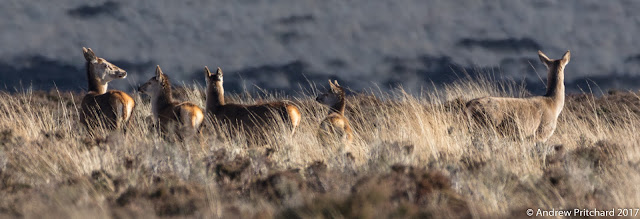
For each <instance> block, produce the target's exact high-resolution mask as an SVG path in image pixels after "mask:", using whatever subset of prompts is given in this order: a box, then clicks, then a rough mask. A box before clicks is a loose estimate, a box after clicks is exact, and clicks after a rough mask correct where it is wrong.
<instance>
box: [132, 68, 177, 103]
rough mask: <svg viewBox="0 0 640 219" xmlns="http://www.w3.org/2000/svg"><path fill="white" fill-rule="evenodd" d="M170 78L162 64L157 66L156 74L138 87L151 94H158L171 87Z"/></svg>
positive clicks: (141, 90) (139, 89)
mask: <svg viewBox="0 0 640 219" xmlns="http://www.w3.org/2000/svg"><path fill="white" fill-rule="evenodd" d="M170 87H171V85H170V84H169V78H168V77H167V75H165V74H164V73H162V69H161V68H160V66H159V65H158V66H156V76H154V77H152V78H151V79H149V80H148V81H147V82H146V83H144V84H143V85H142V86H140V87H139V88H138V91H140V92H142V93H144V94H147V95H149V96H157V95H158V94H160V93H161V92H163V91H164V90H166V89H171V88H170Z"/></svg>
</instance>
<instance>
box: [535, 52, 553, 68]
mask: <svg viewBox="0 0 640 219" xmlns="http://www.w3.org/2000/svg"><path fill="white" fill-rule="evenodd" d="M538 57H540V61H541V62H542V64H544V65H545V66H547V68H549V66H550V65H551V63H552V62H553V61H551V59H549V57H547V55H545V54H544V53H542V51H540V50H538Z"/></svg>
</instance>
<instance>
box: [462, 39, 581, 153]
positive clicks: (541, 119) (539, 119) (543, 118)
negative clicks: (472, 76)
mask: <svg viewBox="0 0 640 219" xmlns="http://www.w3.org/2000/svg"><path fill="white" fill-rule="evenodd" d="M538 56H539V58H540V61H541V62H542V64H544V65H545V66H546V68H547V76H548V77H547V89H546V94H545V95H544V96H533V97H528V98H508V97H482V98H477V99H473V100H470V101H468V102H467V103H466V104H465V113H466V115H467V116H468V117H469V120H470V121H474V122H475V123H476V124H478V125H480V127H491V128H493V129H494V130H496V131H497V132H498V133H499V134H501V135H503V136H516V137H524V138H525V139H529V140H533V141H535V142H542V143H544V142H546V141H547V140H548V139H549V138H550V137H551V136H552V135H553V133H554V131H555V129H556V125H557V123H558V116H559V115H560V112H562V109H563V108H564V98H565V87H564V70H565V67H566V66H567V64H568V63H569V60H570V59H571V52H570V51H567V52H566V53H565V54H564V55H563V56H562V58H561V59H549V57H547V56H546V55H545V54H544V53H542V51H538Z"/></svg>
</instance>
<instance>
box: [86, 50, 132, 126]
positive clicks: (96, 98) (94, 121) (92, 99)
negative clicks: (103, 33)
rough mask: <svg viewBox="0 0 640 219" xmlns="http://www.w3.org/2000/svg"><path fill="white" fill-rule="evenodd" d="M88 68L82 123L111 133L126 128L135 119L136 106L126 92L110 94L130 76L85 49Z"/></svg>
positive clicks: (116, 91) (115, 91)
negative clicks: (115, 84)
mask: <svg viewBox="0 0 640 219" xmlns="http://www.w3.org/2000/svg"><path fill="white" fill-rule="evenodd" d="M82 52H83V53H84V58H85V60H86V66H87V79H88V81H89V91H88V93H87V95H85V96H84V98H82V103H81V104H80V107H81V109H82V112H81V113H80V122H81V123H82V124H83V125H85V127H87V128H95V127H98V126H100V125H103V126H104V127H105V128H107V129H118V128H124V126H125V125H126V124H127V123H128V121H129V119H130V118H131V114H132V112H133V108H134V106H135V102H134V101H133V98H131V97H130V96H129V95H127V94H126V93H125V92H122V91H118V90H110V91H108V90H107V85H108V83H109V82H110V81H112V80H114V79H123V78H125V77H127V72H126V71H124V70H122V69H121V68H119V67H118V66H115V65H114V64H111V63H109V62H107V60H105V59H103V58H99V57H97V56H96V54H95V53H94V52H93V50H91V49H90V48H89V49H87V48H85V47H82Z"/></svg>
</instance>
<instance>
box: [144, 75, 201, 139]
mask: <svg viewBox="0 0 640 219" xmlns="http://www.w3.org/2000/svg"><path fill="white" fill-rule="evenodd" d="M138 91H140V92H142V93H144V94H147V95H149V96H150V97H151V111H152V112H153V117H154V120H155V121H156V122H157V123H158V124H159V125H160V130H161V131H162V132H163V133H166V132H167V131H168V130H169V129H171V128H174V130H175V131H184V130H190V131H191V132H192V133H196V132H197V131H198V129H199V128H200V125H201V124H202V120H203V119H204V114H203V113H202V110H201V109H200V107H198V106H197V105H195V104H193V103H191V102H182V103H179V102H176V101H174V100H173V94H172V92H171V82H169V77H167V75H165V74H164V73H162V69H160V66H156V76H155V77H152V78H151V79H149V81H147V83H145V84H143V85H142V86H140V88H138ZM170 125H171V126H170Z"/></svg>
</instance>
